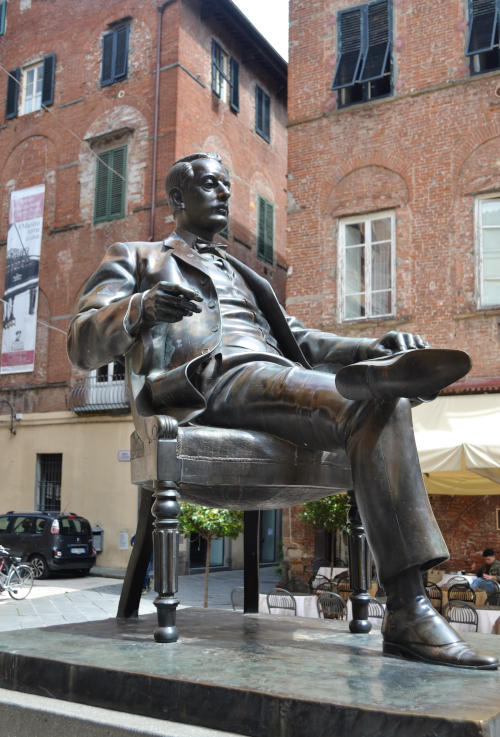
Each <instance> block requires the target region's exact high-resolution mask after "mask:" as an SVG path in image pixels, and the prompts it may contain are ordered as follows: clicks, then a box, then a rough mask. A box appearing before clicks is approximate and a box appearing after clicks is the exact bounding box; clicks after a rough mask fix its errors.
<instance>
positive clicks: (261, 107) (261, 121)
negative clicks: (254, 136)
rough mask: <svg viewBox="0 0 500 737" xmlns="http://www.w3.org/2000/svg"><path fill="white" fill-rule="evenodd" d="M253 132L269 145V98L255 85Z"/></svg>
mask: <svg viewBox="0 0 500 737" xmlns="http://www.w3.org/2000/svg"><path fill="white" fill-rule="evenodd" d="M255 130H256V131H257V133H258V134H259V136H262V138H263V139H264V140H265V141H267V142H268V143H269V141H270V140H271V98H270V97H269V95H268V94H267V92H264V90H263V89H262V88H261V87H259V85H258V84H257V85H255Z"/></svg>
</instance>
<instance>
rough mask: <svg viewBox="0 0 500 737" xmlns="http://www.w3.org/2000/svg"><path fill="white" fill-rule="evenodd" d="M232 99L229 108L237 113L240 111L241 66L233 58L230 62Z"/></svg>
mask: <svg viewBox="0 0 500 737" xmlns="http://www.w3.org/2000/svg"><path fill="white" fill-rule="evenodd" d="M230 79H231V98H230V100H229V106H230V108H231V110H234V112H235V113H237V112H239V110H240V65H239V64H238V62H237V61H236V59H233V57H231V61H230Z"/></svg>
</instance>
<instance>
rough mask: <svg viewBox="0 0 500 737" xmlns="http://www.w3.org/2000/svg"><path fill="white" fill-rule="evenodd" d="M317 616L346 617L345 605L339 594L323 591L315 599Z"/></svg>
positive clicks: (326, 617) (329, 617)
mask: <svg viewBox="0 0 500 737" xmlns="http://www.w3.org/2000/svg"><path fill="white" fill-rule="evenodd" d="M316 606H317V607H318V617H320V618H321V617H323V619H347V607H346V604H345V601H344V599H343V598H342V597H341V596H340V594H335V593H334V592H333V591H325V592H324V593H323V594H320V595H319V596H318V598H317V599H316Z"/></svg>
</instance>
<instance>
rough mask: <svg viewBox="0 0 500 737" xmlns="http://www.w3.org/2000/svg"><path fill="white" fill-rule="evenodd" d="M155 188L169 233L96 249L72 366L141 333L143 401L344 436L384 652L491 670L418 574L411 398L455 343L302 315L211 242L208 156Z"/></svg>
mask: <svg viewBox="0 0 500 737" xmlns="http://www.w3.org/2000/svg"><path fill="white" fill-rule="evenodd" d="M166 188H167V193H168V197H169V202H170V206H171V208H172V211H173V213H174V217H175V221H176V229H175V231H174V232H173V233H172V235H170V236H169V237H168V238H166V239H165V240H163V241H159V242H155V243H149V242H146V243H142V242H138V243H115V244H114V245H112V246H111V247H110V248H109V250H108V252H107V254H106V256H105V257H104V259H103V261H102V263H101V265H100V266H99V268H98V269H97V271H96V272H95V274H94V275H93V276H92V277H91V278H90V279H89V281H88V283H87V285H86V287H85V289H84V292H83V295H82V297H81V299H80V301H79V305H78V308H77V314H76V316H75V317H74V319H73V320H72V322H71V325H70V328H69V339H68V352H69V356H70V359H71V361H72V362H73V364H75V365H76V366H78V367H79V368H81V369H87V370H89V369H95V368H97V367H99V366H102V365H104V364H106V363H109V362H111V361H113V360H116V359H117V358H118V357H120V356H122V355H124V354H126V353H127V352H128V351H129V350H131V349H132V348H133V346H134V345H135V344H136V342H137V341H139V340H143V341H144V342H145V343H146V344H147V346H146V348H147V349H145V350H144V352H143V356H144V362H143V366H142V367H141V372H142V373H144V374H146V383H147V385H148V387H149V391H150V396H151V401H152V404H153V406H154V408H155V411H157V412H159V413H165V414H168V415H172V416H173V417H175V418H176V419H177V420H178V421H179V422H181V423H186V422H188V421H189V422H195V423H198V424H201V425H211V426H221V427H229V428H240V429H248V430H255V431H263V432H267V433H271V434H273V435H276V436H278V437H281V438H284V439H285V440H289V441H291V442H293V443H297V444H299V445H306V446H309V447H311V448H315V449H318V450H325V451H329V450H333V449H335V448H343V449H345V451H346V453H347V456H348V458H349V461H350V464H351V471H352V477H353V481H354V491H355V495H356V501H357V505H358V508H359V512H360V515H361V519H362V521H363V524H364V526H365V529H366V534H367V538H368V542H369V545H370V548H371V550H372V553H373V556H374V559H375V562H376V566H377V570H378V575H379V579H380V582H381V583H382V585H383V586H384V589H385V590H386V592H387V608H386V614H385V619H384V623H383V628H382V633H383V638H384V652H385V653H386V654H387V655H397V656H403V657H407V658H413V659H416V660H422V661H425V662H430V663H438V664H441V665H451V666H458V667H467V668H484V669H494V668H496V667H497V665H498V663H497V661H496V659H495V658H493V657H490V656H488V655H483V654H480V653H477V652H475V651H473V650H472V649H471V648H470V647H469V646H468V645H467V643H465V642H464V641H463V640H462V639H461V638H460V636H459V635H458V634H457V633H456V632H455V631H454V630H453V629H452V628H451V627H450V626H449V624H448V623H447V622H446V621H445V620H444V619H443V618H442V617H441V616H440V615H439V614H438V613H437V612H436V611H435V610H434V609H433V607H432V606H431V604H430V602H429V601H428V599H427V598H426V596H425V591H424V589H423V585H422V572H423V571H425V570H427V569H429V568H432V567H433V566H436V565H438V564H439V563H441V562H443V561H444V560H446V559H447V557H448V551H447V548H446V545H445V542H444V540H443V538H442V535H441V533H440V531H439V528H438V526H437V523H436V520H435V518H434V515H433V513H432V510H431V507H430V504H429V501H428V498H427V493H426V490H425V486H424V483H423V480H422V475H421V472H420V466H419V462H418V456H417V451H416V447H415V440H414V437H413V430H412V423H411V413H410V409H411V402H412V400H418V399H419V398H425V397H427V398H430V397H433V396H434V395H436V394H437V393H438V392H439V390H440V389H442V388H443V387H444V386H446V385H447V384H449V383H451V382H453V381H455V380H457V379H458V378H460V377H461V376H462V375H464V374H465V373H466V372H467V371H468V369H469V367H470V363H469V359H468V357H467V355H466V354H465V353H462V352H461V351H437V350H433V349H430V348H429V347H428V345H427V343H425V341H423V340H422V338H421V337H420V336H418V335H412V334H410V333H399V332H394V331H392V332H389V333H387V334H386V335H384V336H383V337H382V338H381V339H380V340H378V339H372V338H362V339H357V338H351V337H342V336H338V335H333V334H329V333H324V332H321V331H319V330H310V329H307V328H306V327H304V325H303V324H302V323H300V322H299V321H298V320H297V319H295V318H293V317H289V316H288V315H287V314H286V313H285V311H284V310H283V309H282V308H281V306H280V305H279V303H278V300H277V299H276V296H275V295H274V292H273V290H272V288H271V286H270V285H269V283H268V282H267V281H266V280H265V279H263V278H262V277H260V276H259V275H258V274H256V273H255V272H254V271H253V270H252V269H250V268H249V267H248V266H246V265H245V264H242V263H241V262H239V261H238V260H237V259H235V258H234V257H232V256H231V255H230V254H228V253H226V248H225V246H223V245H221V244H215V243H214V242H213V241H214V237H215V236H216V234H217V233H218V232H219V231H221V230H222V229H223V228H224V227H225V226H226V224H227V220H228V203H229V197H230V180H229V174H228V172H227V170H226V169H225V167H224V166H223V165H222V162H221V160H220V157H219V156H218V155H216V154H193V155H191V156H188V157H185V158H184V159H181V160H180V161H178V162H176V163H175V164H174V165H173V166H172V167H171V169H170V170H169V172H168V175H167V179H166ZM315 367H316V368H315ZM336 374H337V375H338V378H336Z"/></svg>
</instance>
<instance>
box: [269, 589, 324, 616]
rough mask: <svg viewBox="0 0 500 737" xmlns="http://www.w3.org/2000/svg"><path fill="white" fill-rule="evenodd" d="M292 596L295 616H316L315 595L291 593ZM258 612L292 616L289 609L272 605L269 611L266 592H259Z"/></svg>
mask: <svg viewBox="0 0 500 737" xmlns="http://www.w3.org/2000/svg"><path fill="white" fill-rule="evenodd" d="M292 596H293V598H294V599H295V603H296V606H297V617H315V618H316V619H317V618H318V605H317V604H316V600H317V598H318V597H317V596H315V595H312V594H292ZM259 614H273V615H274V614H278V615H279V616H284V617H293V616H294V613H293V611H292V610H291V609H277V608H276V607H272V609H271V611H269V609H268V606H267V598H266V594H259Z"/></svg>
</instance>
